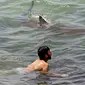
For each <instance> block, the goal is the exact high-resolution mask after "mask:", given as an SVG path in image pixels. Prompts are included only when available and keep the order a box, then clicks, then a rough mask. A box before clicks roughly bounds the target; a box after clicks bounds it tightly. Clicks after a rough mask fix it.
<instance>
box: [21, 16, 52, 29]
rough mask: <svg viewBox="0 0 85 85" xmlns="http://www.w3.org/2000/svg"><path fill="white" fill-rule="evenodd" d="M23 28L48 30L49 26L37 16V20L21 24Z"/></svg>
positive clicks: (33, 19) (32, 19)
mask: <svg viewBox="0 0 85 85" xmlns="http://www.w3.org/2000/svg"><path fill="white" fill-rule="evenodd" d="M23 23H24V25H25V26H28V27H30V28H48V26H49V25H50V24H49V23H48V22H47V21H46V20H45V19H44V18H43V17H42V16H38V18H34V17H33V18H31V19H29V20H28V21H26V22H25V21H24V22H23Z"/></svg>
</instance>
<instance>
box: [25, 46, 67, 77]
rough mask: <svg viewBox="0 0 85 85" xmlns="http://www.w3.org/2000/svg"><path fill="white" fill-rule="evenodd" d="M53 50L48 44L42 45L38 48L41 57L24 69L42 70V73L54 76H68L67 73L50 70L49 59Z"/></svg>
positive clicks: (27, 70) (28, 70)
mask: <svg viewBox="0 0 85 85" xmlns="http://www.w3.org/2000/svg"><path fill="white" fill-rule="evenodd" d="M51 55H52V52H51V51H50V48H49V47H47V46H41V47H39V49H38V56H39V59H37V60H35V61H34V62H33V63H32V64H30V65H28V66H27V67H26V68H25V69H24V70H25V71H26V72H30V71H40V74H44V75H48V76H54V77H67V76H68V75H67V74H56V73H54V72H48V63H47V61H48V60H50V59H51Z"/></svg>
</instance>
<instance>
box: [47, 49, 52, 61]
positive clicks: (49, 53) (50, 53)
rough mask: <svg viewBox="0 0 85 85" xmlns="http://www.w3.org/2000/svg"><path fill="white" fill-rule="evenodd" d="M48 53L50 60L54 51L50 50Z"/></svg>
mask: <svg viewBox="0 0 85 85" xmlns="http://www.w3.org/2000/svg"><path fill="white" fill-rule="evenodd" d="M47 55H48V60H49V59H51V55H52V52H51V51H50V50H49V51H48V54H47Z"/></svg>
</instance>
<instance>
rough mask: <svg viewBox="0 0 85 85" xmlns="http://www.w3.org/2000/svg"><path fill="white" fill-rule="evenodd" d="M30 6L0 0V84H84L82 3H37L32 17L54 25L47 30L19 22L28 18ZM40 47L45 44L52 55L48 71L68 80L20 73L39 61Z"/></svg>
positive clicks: (84, 13)
mask: <svg viewBox="0 0 85 85" xmlns="http://www.w3.org/2000/svg"><path fill="white" fill-rule="evenodd" d="M30 4H31V0H28V1H27V0H0V85H84V84H85V30H84V29H85V27H84V26H85V1H84V0H36V1H35V3H34V7H33V9H32V16H38V15H42V16H45V17H46V18H47V19H48V20H49V21H51V22H52V23H56V27H51V28H50V29H45V28H44V29H39V28H30V27H27V26H25V25H24V24H23V23H22V22H23V21H24V20H25V21H26V20H28V17H31V16H30V15H27V13H28V12H27V10H28V9H29V8H30ZM67 25H68V26H67ZM59 28H62V30H60V29H59ZM66 29H67V30H66ZM69 29H72V30H69ZM41 45H48V46H49V47H50V48H51V50H52V52H53V55H52V60H51V61H49V62H48V63H49V65H50V71H54V72H56V73H66V74H69V77H67V78H55V77H47V76H43V75H39V74H38V73H36V72H35V73H26V74H22V68H23V67H25V66H27V65H28V64H30V63H31V62H32V61H34V60H35V59H36V58H38V56H37V49H38V47H39V46H41ZM17 69H18V70H21V73H18V72H17Z"/></svg>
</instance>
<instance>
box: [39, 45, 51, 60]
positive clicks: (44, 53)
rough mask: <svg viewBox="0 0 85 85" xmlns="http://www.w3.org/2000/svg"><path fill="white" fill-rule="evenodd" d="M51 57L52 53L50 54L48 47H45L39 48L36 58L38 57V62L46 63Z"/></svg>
mask: <svg viewBox="0 0 85 85" xmlns="http://www.w3.org/2000/svg"><path fill="white" fill-rule="evenodd" d="M51 55H52V53H51V51H50V48H49V47H47V46H41V47H39V49H38V56H39V58H40V60H45V61H47V60H49V59H51Z"/></svg>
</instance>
